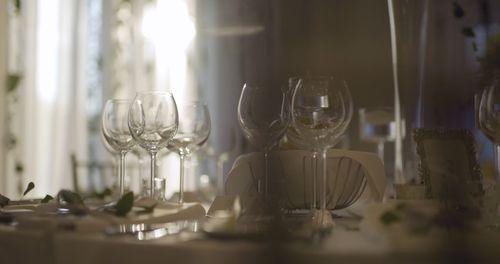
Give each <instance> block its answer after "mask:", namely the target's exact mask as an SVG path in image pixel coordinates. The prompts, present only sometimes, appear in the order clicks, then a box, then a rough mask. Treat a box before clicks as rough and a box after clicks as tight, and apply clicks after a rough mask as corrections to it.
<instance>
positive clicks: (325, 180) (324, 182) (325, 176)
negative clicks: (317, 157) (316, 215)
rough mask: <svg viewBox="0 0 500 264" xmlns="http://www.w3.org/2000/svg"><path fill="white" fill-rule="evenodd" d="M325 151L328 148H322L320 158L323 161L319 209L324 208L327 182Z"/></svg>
mask: <svg viewBox="0 0 500 264" xmlns="http://www.w3.org/2000/svg"><path fill="white" fill-rule="evenodd" d="M327 151H328V149H323V150H322V151H321V158H322V161H323V164H322V165H323V171H322V173H323V174H322V177H321V183H322V184H321V201H320V203H321V204H320V206H321V210H322V211H324V210H326V182H327V176H328V175H327V170H326V169H327V166H326V165H327V164H326V162H327V157H326V154H327Z"/></svg>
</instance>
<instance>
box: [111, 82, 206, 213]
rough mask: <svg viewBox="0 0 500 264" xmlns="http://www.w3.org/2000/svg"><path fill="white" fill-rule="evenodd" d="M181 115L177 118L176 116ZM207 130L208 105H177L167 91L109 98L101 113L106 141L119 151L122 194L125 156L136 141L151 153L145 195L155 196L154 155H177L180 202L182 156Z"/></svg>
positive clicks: (122, 191)
mask: <svg viewBox="0 0 500 264" xmlns="http://www.w3.org/2000/svg"><path fill="white" fill-rule="evenodd" d="M179 117H180V118H179ZM209 133H210V116H209V113H208V109H207V106H206V105H205V104H204V103H203V102H200V101H192V102H181V103H180V104H179V105H177V103H176V101H175V99H174V97H173V95H172V94H171V93H168V92H160V91H149V92H138V93H137V95H136V96H135V98H134V99H133V100H116V99H112V100H108V101H107V103H106V106H105V108H104V111H103V115H102V134H103V135H104V137H103V138H104V139H105V144H107V145H108V146H109V148H110V149H111V150H113V151H114V152H118V153H119V154H120V166H119V167H120V169H119V190H120V196H121V195H123V193H124V189H125V187H124V175H125V165H124V164H125V155H126V154H127V153H128V152H129V151H130V150H131V149H132V148H133V147H134V145H136V144H138V145H139V146H140V147H142V148H143V149H144V150H146V151H147V152H149V154H150V156H151V175H150V178H149V183H148V186H147V188H146V190H147V193H146V194H145V195H147V196H149V197H155V194H154V181H155V178H156V176H157V172H156V156H157V153H158V152H159V151H161V150H163V149H166V148H168V149H169V150H170V151H175V152H177V153H178V154H179V155H180V162H181V173H180V177H181V179H180V186H179V203H183V201H184V198H183V193H184V158H185V157H186V156H187V155H189V154H191V153H193V152H194V151H196V147H197V146H199V145H201V144H203V142H205V141H206V140H207V138H208V135H209Z"/></svg>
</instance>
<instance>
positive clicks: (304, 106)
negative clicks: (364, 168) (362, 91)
mask: <svg viewBox="0 0 500 264" xmlns="http://www.w3.org/2000/svg"><path fill="white" fill-rule="evenodd" d="M351 117H352V99H351V96H350V93H349V90H348V88H347V85H346V83H345V82H344V81H341V80H337V79H334V78H332V77H314V76H311V77H303V78H301V79H300V80H299V81H298V83H297V86H296V88H295V90H294V93H293V97H292V118H293V126H294V128H295V130H296V131H297V133H298V134H300V135H301V137H302V138H304V139H309V140H310V143H311V146H312V148H313V149H314V151H315V152H317V153H321V158H322V165H323V166H322V179H321V180H322V181H321V185H322V186H321V196H320V198H321V199H320V210H321V211H320V215H321V219H319V225H320V226H319V228H329V227H331V225H332V224H333V223H332V219H331V217H329V216H330V214H329V212H328V211H327V208H326V185H327V150H328V148H330V147H332V146H334V145H335V144H336V143H337V142H338V140H339V139H340V136H341V135H342V134H343V133H344V132H345V130H346V129H347V126H348V125H349V123H350V120H351ZM333 197H334V199H333V202H334V203H336V200H337V199H338V194H335V193H334V194H333ZM325 216H327V218H325Z"/></svg>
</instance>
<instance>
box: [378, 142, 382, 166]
mask: <svg viewBox="0 0 500 264" xmlns="http://www.w3.org/2000/svg"><path fill="white" fill-rule="evenodd" d="M377 155H378V157H379V158H380V160H382V163H383V162H384V142H383V141H380V142H378V144H377Z"/></svg>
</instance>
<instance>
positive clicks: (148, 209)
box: [135, 203, 158, 215]
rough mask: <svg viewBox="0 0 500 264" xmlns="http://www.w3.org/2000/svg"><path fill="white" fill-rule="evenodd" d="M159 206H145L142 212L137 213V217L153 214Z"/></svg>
mask: <svg viewBox="0 0 500 264" xmlns="http://www.w3.org/2000/svg"><path fill="white" fill-rule="evenodd" d="M157 205H158V204H157V203H155V204H153V205H152V206H144V207H142V210H141V211H137V212H136V213H135V214H136V215H143V214H151V213H153V212H154V210H155V207H156V206H157Z"/></svg>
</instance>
